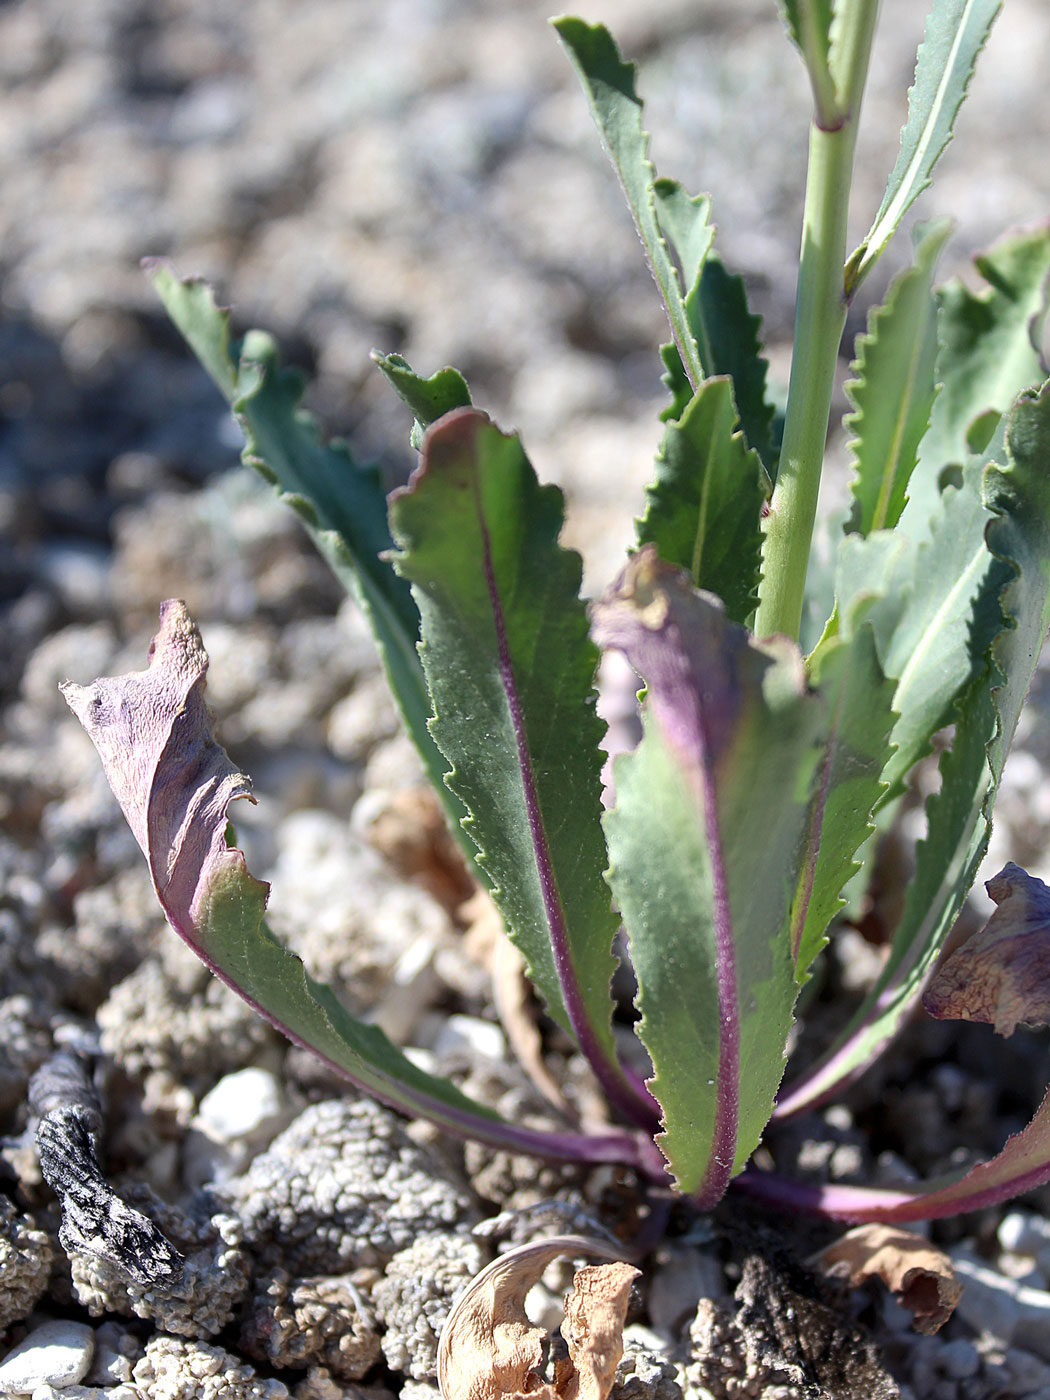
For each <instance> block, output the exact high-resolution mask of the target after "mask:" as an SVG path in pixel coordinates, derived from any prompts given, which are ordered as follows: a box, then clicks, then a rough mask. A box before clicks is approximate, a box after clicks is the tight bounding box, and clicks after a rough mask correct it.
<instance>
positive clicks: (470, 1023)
mask: <svg viewBox="0 0 1050 1400" xmlns="http://www.w3.org/2000/svg"><path fill="white" fill-rule="evenodd" d="M432 1048H433V1050H434V1053H435V1055H439V1056H441V1055H455V1054H462V1053H463V1052H464V1051H467V1052H468V1053H469V1054H471V1055H480V1056H481V1058H482V1059H486V1060H500V1061H502V1060H505V1059H506V1058H507V1041H506V1038H505V1037H504V1034H503V1031H502V1029H501V1028H500V1027H499V1026H497V1025H494V1024H493V1023H492V1022H491V1021H483V1020H482V1019H481V1018H480V1016H449V1018H448V1019H447V1020H446V1021H445V1023H444V1025H443V1026H442V1028H441V1030H440V1032H439V1034H438V1036H437V1038H436V1040H435V1041H434V1045H433V1047H432Z"/></svg>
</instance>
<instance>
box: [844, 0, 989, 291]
mask: <svg viewBox="0 0 1050 1400" xmlns="http://www.w3.org/2000/svg"><path fill="white" fill-rule="evenodd" d="M1001 8H1002V0H935V3H934V5H933V8H932V9H931V10H930V13H929V16H928V18H927V20H926V33H925V36H924V37H923V41H922V43H921V45H920V46H919V53H918V57H917V59H916V63H915V82H914V83H913V85H912V86H911V88H909V90H908V119H907V121H906V122H905V124H904V129H903V131H902V132H901V149H900V154H899V155H898V157H897V163H896V165H894V167H893V170H892V171H891V172H890V178H889V181H888V182H887V185H886V193H885V194H884V195H883V197H882V203H881V205H880V206H879V212H878V213H877V214H876V215H875V222H874V223H873V224H872V226H871V228H870V229H869V231H868V235H867V237H866V238H865V239H864V241H863V243H861V244H860V246H859V247H858V248H857V249H856V250H855V251H854V252H853V253H852V254H851V255H850V258H849V260H848V262H847V263H846V291H847V293H849V294H852V293H853V292H855V291H856V289H857V287H858V286H859V285H860V283H861V282H862V281H863V279H864V278H865V277H866V276H867V275H868V273H869V272H870V271H871V269H872V267H874V265H875V263H876V262H877V261H878V259H879V258H880V257H881V256H882V253H883V251H884V250H885V248H886V245H887V244H888V243H889V241H890V239H891V238H892V237H893V235H894V234H895V233H896V231H897V227H898V225H899V224H900V221H901V219H902V218H903V217H904V215H905V213H906V212H907V210H908V209H909V208H910V207H911V205H912V204H913V203H914V201H915V200H916V199H917V198H918V197H919V195H920V194H922V192H923V190H924V189H925V188H926V187H927V185H928V184H929V183H930V177H931V175H932V173H933V167H934V166H935V165H936V164H937V162H938V160H939V159H940V158H941V155H942V154H943V152H944V150H945V147H946V146H947V145H948V142H949V141H950V140H951V139H952V129H953V127H954V125H955V116H956V113H957V112H958V110H959V108H960V107H961V106H962V102H963V98H964V97H965V96H966V89H967V88H968V87H969V85H970V78H971V77H972V75H973V70H974V67H975V65H976V63H977V55H978V54H979V53H980V52H981V49H982V48H983V47H984V44H985V40H986V39H987V38H988V34H989V31H990V30H991V27H992V22H993V21H994V19H995V17H996V15H997V14H998V13H999V10H1000V9H1001Z"/></svg>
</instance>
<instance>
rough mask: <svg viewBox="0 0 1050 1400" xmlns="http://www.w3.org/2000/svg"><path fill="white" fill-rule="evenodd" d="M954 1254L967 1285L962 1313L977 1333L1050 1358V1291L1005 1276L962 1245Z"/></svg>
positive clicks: (959, 1275) (960, 1305) (959, 1308)
mask: <svg viewBox="0 0 1050 1400" xmlns="http://www.w3.org/2000/svg"><path fill="white" fill-rule="evenodd" d="M950 1253H951V1260H952V1264H953V1266H954V1268H955V1274H956V1277H957V1278H958V1279H959V1280H960V1281H961V1282H962V1284H963V1293H962V1297H961V1298H960V1300H959V1303H958V1306H957V1308H956V1312H957V1314H958V1316H959V1317H961V1318H962V1319H963V1321H964V1322H966V1323H968V1324H969V1325H970V1326H971V1327H972V1328H973V1329H974V1331H975V1332H990V1333H991V1334H992V1335H993V1336H994V1337H998V1338H999V1339H1000V1340H1001V1341H1004V1342H1006V1343H1007V1344H1010V1343H1012V1342H1016V1343H1017V1344H1018V1345H1019V1346H1024V1347H1027V1348H1028V1350H1030V1351H1034V1352H1035V1353H1036V1354H1037V1355H1038V1356H1041V1357H1043V1358H1044V1359H1047V1360H1050V1293H1048V1292H1046V1290H1045V1289H1042V1288H1032V1287H1031V1286H1030V1285H1028V1284H1023V1283H1018V1282H1017V1281H1016V1280H1015V1279H1010V1278H1006V1277H1004V1276H1003V1275H1002V1274H1001V1273H1000V1272H999V1271H998V1270H997V1269H993V1268H992V1267H991V1266H990V1265H989V1264H987V1263H986V1262H985V1261H984V1260H983V1259H981V1258H979V1257H978V1256H977V1255H974V1254H971V1253H970V1251H969V1250H968V1249H966V1248H964V1247H962V1246H959V1247H958V1248H956V1249H953V1250H951V1251H950Z"/></svg>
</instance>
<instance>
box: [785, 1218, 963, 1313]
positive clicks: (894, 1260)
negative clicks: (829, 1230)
mask: <svg viewBox="0 0 1050 1400" xmlns="http://www.w3.org/2000/svg"><path fill="white" fill-rule="evenodd" d="M813 1263H814V1264H815V1265H816V1267H817V1268H819V1269H822V1270H823V1271H824V1273H826V1274H828V1275H829V1276H830V1277H834V1278H844V1279H846V1280H847V1281H848V1283H849V1285H850V1287H851V1288H857V1287H859V1286H860V1284H862V1283H863V1282H864V1280H865V1279H869V1278H880V1279H882V1281H883V1283H884V1284H885V1285H886V1287H887V1288H889V1289H890V1291H891V1292H892V1293H894V1294H895V1295H896V1297H897V1300H898V1302H900V1303H901V1304H902V1305H903V1306H904V1307H906V1308H907V1309H908V1311H909V1312H910V1313H911V1314H912V1316H913V1319H914V1322H913V1326H914V1327H915V1330H916V1332H926V1333H930V1332H936V1331H938V1330H939V1329H940V1328H941V1327H943V1326H944V1324H945V1323H946V1322H947V1321H948V1319H949V1318H950V1317H951V1315H952V1312H953V1311H954V1309H955V1305H956V1303H957V1302H958V1301H959V1298H960V1297H961V1296H962V1284H961V1283H960V1282H959V1281H958V1279H957V1278H956V1277H955V1271H954V1269H953V1268H952V1261H951V1260H950V1259H949V1258H948V1256H947V1255H946V1254H943V1253H942V1252H941V1250H939V1249H937V1248H936V1246H935V1245H932V1244H930V1242H929V1240H927V1239H923V1237H922V1236H921V1235H916V1234H913V1233H912V1231H910V1230H902V1229H900V1228H899V1226H896V1225H858V1226H857V1227H856V1229H853V1230H848V1231H847V1232H846V1234H844V1235H843V1236H842V1238H841V1239H839V1240H836V1241H835V1242H834V1243H833V1244H829V1245H828V1246H827V1247H826V1248H825V1249H822V1250H821V1251H820V1252H819V1254H817V1255H816V1256H815V1258H814V1260H813Z"/></svg>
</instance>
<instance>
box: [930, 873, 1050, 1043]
mask: <svg viewBox="0 0 1050 1400" xmlns="http://www.w3.org/2000/svg"><path fill="white" fill-rule="evenodd" d="M985 889H986V890H987V891H988V893H989V894H990V895H991V897H992V899H994V900H995V902H996V904H997V905H998V906H999V907H998V908H997V909H996V910H995V912H994V913H993V914H992V917H991V918H990V919H989V920H988V922H987V923H986V924H985V926H984V928H982V929H980V930H978V932H976V933H975V934H973V935H972V936H971V937H970V938H968V939H966V941H965V942H964V943H962V944H960V946H959V947H958V948H956V949H955V951H954V952H952V953H949V955H948V956H947V957H946V958H945V959H944V961H943V962H942V963H941V965H940V967H939V968H938V969H937V971H936V972H935V973H934V975H933V977H932V978H931V980H930V984H929V986H928V987H927V988H926V991H925V994H924V995H923V999H922V1004H923V1006H924V1007H925V1008H926V1010H927V1011H928V1012H929V1013H930V1015H931V1016H936V1017H938V1018H940V1019H949V1020H960V1021H985V1022H987V1023H988V1024H989V1025H991V1026H994V1027H995V1029H996V1031H998V1033H999V1034H1000V1035H1012V1034H1013V1033H1014V1031H1015V1030H1016V1029H1017V1027H1018V1025H1030V1026H1042V1025H1046V1024H1048V1023H1050V888H1048V887H1047V886H1046V885H1044V884H1043V882H1042V880H1038V879H1036V878H1035V876H1033V875H1029V874H1028V872H1027V871H1026V870H1022V869H1021V867H1020V866H1019V865H1014V863H1013V862H1012V861H1010V862H1009V863H1008V864H1007V865H1004V866H1003V868H1002V870H1000V871H999V874H998V875H996V876H995V877H994V878H993V879H991V880H989V881H987V883H986V884H985Z"/></svg>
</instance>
